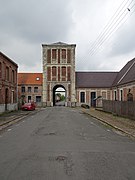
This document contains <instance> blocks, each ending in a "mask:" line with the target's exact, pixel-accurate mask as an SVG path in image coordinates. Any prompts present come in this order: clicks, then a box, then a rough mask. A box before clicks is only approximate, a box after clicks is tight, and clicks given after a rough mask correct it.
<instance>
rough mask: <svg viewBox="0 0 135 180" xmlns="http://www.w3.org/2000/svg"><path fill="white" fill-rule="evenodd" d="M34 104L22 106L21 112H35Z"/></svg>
mask: <svg viewBox="0 0 135 180" xmlns="http://www.w3.org/2000/svg"><path fill="white" fill-rule="evenodd" d="M35 107H36V106H35V104H34V103H25V104H24V105H23V106H22V110H28V111H32V110H35Z"/></svg>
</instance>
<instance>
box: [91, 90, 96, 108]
mask: <svg viewBox="0 0 135 180" xmlns="http://www.w3.org/2000/svg"><path fill="white" fill-rule="evenodd" d="M95 98H96V92H91V106H92V107H96V101H95V100H94V99H95Z"/></svg>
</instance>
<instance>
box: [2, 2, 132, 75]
mask: <svg viewBox="0 0 135 180" xmlns="http://www.w3.org/2000/svg"><path fill="white" fill-rule="evenodd" d="M122 3H123V4H122ZM122 5H123V6H122ZM119 7H121V9H119V10H118V8H119ZM117 10H118V11H117ZM134 11H135V0H125V1H123V0H85V1H84V0H68V1H64V0H0V51H2V52H3V53H4V54H6V55H7V56H8V57H9V58H11V59H12V60H13V61H15V62H16V63H17V64H18V66H19V69H18V70H19V72H42V44H50V43H54V42H58V41H61V42H65V43H70V44H71V43H73V44H76V71H84V70H85V71H115V70H116V71H118V70H120V69H121V68H122V67H123V66H124V65H125V64H126V63H127V62H128V61H129V60H131V59H133V58H134V57H135V13H134ZM116 12H117V14H116V17H115V16H114V15H115V13H116ZM112 17H113V18H114V20H113V19H112ZM111 20H113V21H112V24H110V26H109V25H108V31H105V27H107V26H106V25H107V24H108V23H109V22H110V23H111ZM117 29H118V30H117ZM116 30H117V31H116ZM101 32H106V33H105V34H103V35H102V36H101V37H100V36H99V35H101ZM98 37H99V38H100V39H99V38H98ZM96 40H97V41H96Z"/></svg>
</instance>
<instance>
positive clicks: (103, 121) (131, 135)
mask: <svg viewBox="0 0 135 180" xmlns="http://www.w3.org/2000/svg"><path fill="white" fill-rule="evenodd" d="M82 111H83V110H82ZM83 112H84V113H85V114H88V115H90V116H91V117H93V118H96V119H97V120H99V121H101V122H102V123H104V124H107V125H108V126H111V127H112V128H114V129H116V130H118V131H120V132H122V133H124V134H126V135H127V136H129V137H132V138H135V135H133V134H131V133H129V132H127V131H125V130H123V129H121V128H119V127H117V126H115V125H112V124H110V123H108V122H106V121H105V120H104V119H102V118H99V117H96V116H94V115H91V114H90V113H87V112H86V111H83Z"/></svg>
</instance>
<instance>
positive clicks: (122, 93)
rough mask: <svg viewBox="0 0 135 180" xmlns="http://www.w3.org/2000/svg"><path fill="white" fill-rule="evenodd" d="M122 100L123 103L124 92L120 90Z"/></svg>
mask: <svg viewBox="0 0 135 180" xmlns="http://www.w3.org/2000/svg"><path fill="white" fill-rule="evenodd" d="M120 100H121V101H123V90H120Z"/></svg>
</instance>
